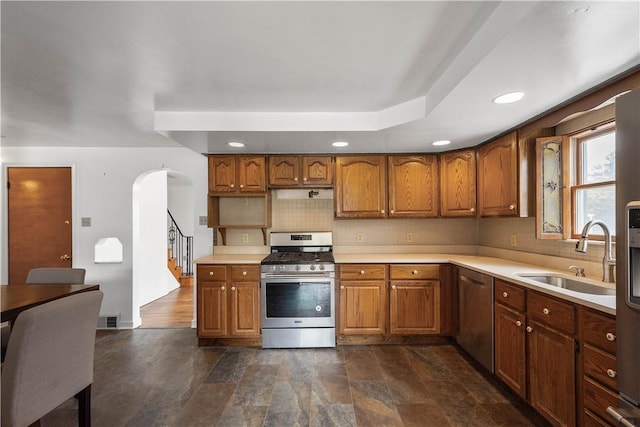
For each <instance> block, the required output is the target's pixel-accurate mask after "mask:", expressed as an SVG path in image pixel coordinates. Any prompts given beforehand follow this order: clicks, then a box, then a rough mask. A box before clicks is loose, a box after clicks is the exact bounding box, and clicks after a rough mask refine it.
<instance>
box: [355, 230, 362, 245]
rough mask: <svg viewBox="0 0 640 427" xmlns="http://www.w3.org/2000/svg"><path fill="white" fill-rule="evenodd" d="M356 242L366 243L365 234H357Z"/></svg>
mask: <svg viewBox="0 0 640 427" xmlns="http://www.w3.org/2000/svg"><path fill="white" fill-rule="evenodd" d="M356 242H358V243H362V242H364V233H361V232H357V233H356Z"/></svg>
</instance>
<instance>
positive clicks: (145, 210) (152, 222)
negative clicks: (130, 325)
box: [132, 169, 177, 325]
mask: <svg viewBox="0 0 640 427" xmlns="http://www.w3.org/2000/svg"><path fill="white" fill-rule="evenodd" d="M132 248H133V250H132V252H133V313H132V316H133V321H134V325H138V324H139V323H141V320H140V319H139V318H140V311H139V307H140V306H142V305H145V304H148V303H150V302H151V301H154V300H156V299H158V298H160V297H162V296H165V295H166V294H167V293H169V291H171V290H172V289H175V288H176V287H177V283H176V282H175V281H173V282H170V281H168V280H167V279H168V274H167V171H166V169H162V170H156V171H149V172H145V173H143V174H142V175H140V176H139V177H138V178H137V179H136V181H135V183H134V184H133V241H132Z"/></svg>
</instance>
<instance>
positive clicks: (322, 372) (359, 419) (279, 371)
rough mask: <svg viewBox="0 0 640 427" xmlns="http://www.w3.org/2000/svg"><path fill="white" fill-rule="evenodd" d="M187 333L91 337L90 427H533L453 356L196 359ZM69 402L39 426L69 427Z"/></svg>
mask: <svg viewBox="0 0 640 427" xmlns="http://www.w3.org/2000/svg"><path fill="white" fill-rule="evenodd" d="M196 342H197V340H196V336H195V331H194V330H192V329H137V330H127V331H118V332H104V331H100V332H99V333H98V338H97V340H96V359H95V378H94V384H93V396H92V409H93V417H92V419H93V425H94V426H96V427H100V426H107V427H114V426H141V427H149V426H215V425H217V426H278V427H280V426H341V427H342V426H533V425H539V423H540V421H537V418H536V419H534V415H533V414H532V413H531V412H530V411H529V410H528V409H527V408H523V407H521V404H520V403H518V402H517V401H514V400H513V399H512V397H511V396H510V395H509V393H507V392H505V391H504V389H502V388H501V387H500V386H498V385H497V384H496V383H495V382H494V381H493V380H492V379H491V378H489V377H486V376H484V375H483V374H481V373H479V372H478V371H476V369H474V367H473V364H472V363H471V362H470V361H469V360H468V359H467V358H466V357H464V356H463V355H462V354H461V351H460V350H458V349H457V347H455V346H453V345H431V346H427V345H425V346H404V345H403V346H343V347H339V348H337V349H292V350H262V349H259V348H244V347H240V348H239V347H228V348H220V347H209V348H207V347H204V348H198V347H197V344H196ZM74 405H75V402H74V401H73V399H72V400H70V401H68V402H67V403H65V404H63V405H62V406H60V407H59V408H57V409H56V410H55V411H54V412H52V413H51V414H49V415H47V416H46V417H45V418H44V419H43V420H42V425H43V426H44V427H50V426H64V427H68V426H73V425H75V423H76V421H75V420H76V412H75V407H74Z"/></svg>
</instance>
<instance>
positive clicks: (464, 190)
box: [440, 150, 476, 217]
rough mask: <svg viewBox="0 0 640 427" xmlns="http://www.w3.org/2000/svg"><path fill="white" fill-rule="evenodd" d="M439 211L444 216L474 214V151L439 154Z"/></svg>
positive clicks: (467, 215)
mask: <svg viewBox="0 0 640 427" xmlns="http://www.w3.org/2000/svg"><path fill="white" fill-rule="evenodd" d="M440 212H441V214H442V216H444V217H473V216H475V215H476V152H475V151H474V150H464V151H454V152H451V153H444V154H442V155H441V156H440Z"/></svg>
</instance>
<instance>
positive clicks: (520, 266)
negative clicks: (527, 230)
mask: <svg viewBox="0 0 640 427" xmlns="http://www.w3.org/2000/svg"><path fill="white" fill-rule="evenodd" d="M265 256H266V255H265V254H218V255H209V256H204V257H201V258H198V259H197V260H195V261H194V262H195V263H196V264H260V261H262V259H263V258H264V257H265ZM334 258H335V262H336V264H367V263H368V264H393V263H399V264H411V263H415V264H428V263H437V264H443V263H450V264H454V265H458V266H461V267H465V268H469V269H471V270H475V271H478V272H480V273H485V274H489V275H491V276H493V277H496V278H499V279H502V280H506V281H508V282H511V283H516V284H518V285H521V286H523V287H525V288H529V289H533V290H536V291H539V292H542V293H545V294H548V295H552V296H555V297H559V298H562V299H565V300H568V301H571V302H575V303H577V304H581V305H583V306H587V307H591V308H594V309H596V310H600V311H603V312H605V313H609V314H615V313H616V297H615V295H592V294H586V293H581V292H575V291H571V290H568V289H563V288H558V287H556V286H552V285H546V284H543V283H539V282H535V281H533V280H530V279H527V278H524V277H520V276H518V275H517V274H516V273H553V274H556V275H559V276H564V277H568V278H573V279H575V276H571V275H567V274H565V273H564V272H562V271H558V270H554V269H550V268H545V267H541V266H537V265H532V264H526V263H521V262H516V261H511V260H507V259H503V258H494V257H486V256H476V255H458V254H431V253H428V254H420V253H399V254H393V253H361V254H358V253H342V254H341V253H339V252H338V253H336V252H334ZM579 280H581V281H585V282H587V283H590V284H593V285H597V286H604V287H608V288H614V289H615V285H614V284H612V283H604V282H601V281H598V280H592V279H588V278H580V279H579Z"/></svg>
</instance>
